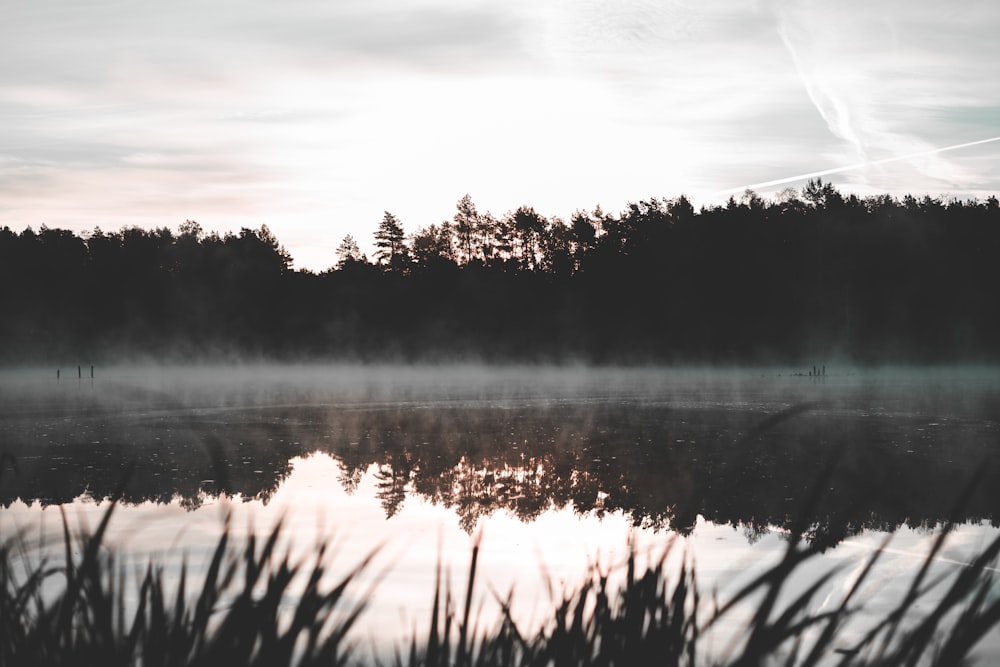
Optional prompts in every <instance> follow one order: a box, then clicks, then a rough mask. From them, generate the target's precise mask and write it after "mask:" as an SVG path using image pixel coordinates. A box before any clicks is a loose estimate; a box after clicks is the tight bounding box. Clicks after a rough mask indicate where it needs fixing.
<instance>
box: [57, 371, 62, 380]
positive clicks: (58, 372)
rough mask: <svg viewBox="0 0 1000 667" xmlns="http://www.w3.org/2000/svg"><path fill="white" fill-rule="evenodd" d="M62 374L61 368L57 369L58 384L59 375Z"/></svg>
mask: <svg viewBox="0 0 1000 667" xmlns="http://www.w3.org/2000/svg"><path fill="white" fill-rule="evenodd" d="M61 372H62V369H61V368H57V369H56V382H59V374H60V373H61Z"/></svg>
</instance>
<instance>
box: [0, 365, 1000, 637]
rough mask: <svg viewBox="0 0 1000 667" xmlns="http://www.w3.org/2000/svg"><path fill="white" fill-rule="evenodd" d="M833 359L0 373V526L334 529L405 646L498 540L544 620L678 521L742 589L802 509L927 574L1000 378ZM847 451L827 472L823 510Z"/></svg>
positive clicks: (836, 544) (992, 410)
mask: <svg viewBox="0 0 1000 667" xmlns="http://www.w3.org/2000/svg"><path fill="white" fill-rule="evenodd" d="M812 370H813V369H812V368H811V367H808V368H806V367H803V368H796V367H782V368H751V369H747V368H670V367H650V368H596V367H585V366H575V367H542V366H540V367H529V366H497V367H491V366H486V365H471V364H470V365H456V366H436V367H435V366H391V365H379V366H351V365H305V364H303V365H284V366H281V365H249V364H248V365H239V366H199V367H195V366H188V367H157V366H147V367H108V368H104V367H98V368H96V369H95V374H94V378H93V379H91V378H90V377H89V368H86V369H82V371H81V373H80V375H82V377H78V376H77V375H78V374H77V372H76V368H75V367H73V368H72V369H62V372H61V373H60V377H59V379H58V380H57V379H56V374H55V370H54V369H44V370H43V369H30V370H20V371H4V372H3V373H2V374H0V399H2V400H0V451H2V453H3V454H4V459H3V466H2V471H0V508H2V509H0V529H2V530H4V532H5V534H10V533H8V531H11V530H13V529H14V528H15V527H18V528H22V529H23V528H28V527H32V528H34V527H37V526H47V528H46V530H49V531H50V532H51V533H52V535H53V536H54V535H55V534H57V532H58V531H57V528H58V523H59V521H58V516H57V515H55V514H53V511H54V510H53V506H55V505H63V506H64V507H66V508H68V511H69V513H70V516H71V517H75V518H73V521H74V522H75V521H76V520H77V518H86V517H89V518H87V519H86V520H87V521H88V522H89V524H90V525H95V524H96V523H97V516H98V515H99V514H100V512H102V511H103V509H104V508H105V507H106V506H107V503H106V502H104V501H105V500H106V499H108V498H111V497H112V496H114V495H115V493H116V491H117V490H118V489H119V488H121V489H122V492H121V497H122V503H123V507H122V508H121V513H120V515H119V516H118V517H117V519H116V524H117V526H116V529H117V530H119V531H120V532H118V533H116V534H115V536H114V538H113V541H114V543H116V544H120V545H122V546H123V548H125V549H126V550H127V551H128V552H130V553H132V554H134V555H135V556H136V557H137V558H138V559H140V560H142V559H145V558H148V557H150V556H152V555H155V554H156V553H158V552H161V551H169V552H170V553H171V554H172V555H171V556H170V558H169V562H171V563H173V564H174V565H179V563H180V561H181V558H182V554H189V557H191V558H192V559H193V560H192V562H193V564H196V563H197V562H198V556H197V554H199V553H201V551H199V550H203V549H207V548H208V547H209V546H210V545H211V544H212V543H213V540H214V538H215V536H216V535H217V534H218V531H219V530H220V529H221V525H222V522H221V516H222V513H223V510H227V511H229V512H232V513H235V515H236V517H237V520H236V521H234V523H233V525H234V526H236V527H237V528H238V529H240V530H254V531H262V532H266V531H267V530H268V529H269V528H270V527H271V526H272V525H273V522H274V521H276V520H277V519H278V518H279V517H282V516H284V517H285V521H286V527H287V529H288V535H289V538H290V539H291V540H292V542H293V543H294V544H295V545H296V548H297V549H301V550H304V551H308V550H309V549H310V548H311V546H312V545H314V544H315V542H316V539H317V538H318V537H320V536H329V535H333V536H334V538H335V539H334V541H335V542H337V541H340V543H341V544H342V550H341V556H342V558H341V557H338V558H339V560H338V562H339V563H340V564H342V565H344V566H345V567H349V566H350V565H352V564H353V563H354V562H356V560H357V558H360V556H361V555H362V554H363V553H366V552H367V551H368V550H370V549H373V548H375V547H376V546H379V545H382V548H383V549H384V557H385V560H384V563H385V564H386V566H387V567H388V573H387V574H385V577H386V585H385V586H383V587H381V588H383V589H384V590H385V591H386V592H385V593H380V594H379V595H378V598H377V599H378V602H377V603H376V604H375V607H374V608H373V609H372V611H371V614H370V619H369V620H370V624H369V625H368V626H366V628H367V629H368V631H370V632H373V633H376V634H379V636H380V637H382V638H383V639H385V640H386V641H388V639H386V638H387V637H389V636H392V637H401V636H403V635H405V631H406V630H409V629H410V628H412V626H413V625H414V623H416V622H418V621H422V620H424V619H427V618H428V614H427V613H423V611H426V609H425V608H426V607H428V606H429V604H430V599H431V593H432V586H433V568H434V566H435V564H436V563H437V561H438V560H439V559H440V560H442V561H444V562H445V563H447V564H449V565H450V567H451V568H452V570H453V571H455V572H456V573H457V574H456V577H457V578H458V579H460V573H461V572H462V571H463V568H464V567H465V566H466V563H467V559H468V549H469V545H470V543H471V540H472V539H473V537H474V536H475V535H477V534H480V533H481V534H482V536H483V538H482V539H483V560H482V563H483V567H484V577H485V579H486V580H488V581H490V582H491V585H492V586H493V587H494V589H495V590H497V591H500V592H502V593H505V592H506V591H507V590H508V589H509V588H510V587H511V586H515V587H516V590H517V592H518V595H519V597H521V598H523V606H522V607H519V611H518V612H517V613H518V614H520V615H522V616H521V617H523V618H524V619H525V622H527V619H529V618H530V617H531V615H532V613H535V612H536V611H537V610H538V608H539V606H541V607H544V606H545V605H547V604H548V599H547V597H546V594H545V592H544V591H545V583H544V581H543V576H542V567H543V564H544V567H545V568H546V571H548V572H549V573H550V575H551V576H553V577H555V579H556V580H557V582H562V583H563V584H565V585H567V586H572V585H573V584H574V583H575V582H576V581H578V580H579V578H580V577H581V576H582V574H583V573H585V571H586V568H587V564H588V562H589V563H592V562H594V561H600V562H603V563H606V564H607V565H608V566H609V567H611V566H612V565H617V564H620V563H621V562H622V561H623V559H624V555H625V553H626V544H627V541H628V540H629V539H633V540H635V541H637V542H638V544H640V545H641V546H642V548H643V549H644V550H645V551H644V553H648V554H650V555H651V556H652V555H653V554H655V552H656V551H657V550H659V549H662V548H664V546H665V545H666V542H667V541H668V540H669V539H671V538H672V537H674V536H681V538H682V539H683V540H684V541H685V544H686V545H688V546H689V547H690V549H692V550H693V552H694V553H695V554H696V557H697V559H698V562H699V563H700V564H701V568H702V569H701V571H702V572H703V573H704V575H705V576H706V577H707V578H708V579H710V580H712V581H715V582H725V581H732V580H736V579H738V577H739V576H741V573H742V574H745V573H746V572H747V571H748V570H747V568H746V564H747V563H756V564H757V566H760V565H761V564H762V563H766V562H770V559H773V558H775V557H776V555H777V554H778V553H779V552H780V550H781V548H782V545H783V544H784V540H785V536H786V534H787V531H788V530H789V527H790V526H791V525H792V524H793V523H794V522H795V520H797V519H799V518H801V514H802V513H803V512H806V511H809V512H811V513H812V514H811V516H810V521H809V522H808V530H807V537H808V538H809V539H811V540H816V541H819V542H820V543H822V544H825V545H828V546H829V547H830V549H829V550H828V558H829V559H830V562H847V563H851V562H854V561H851V559H852V558H853V559H858V558H862V557H863V555H864V554H865V553H870V549H871V548H874V546H873V545H874V544H875V543H877V540H878V535H880V534H881V532H882V531H896V532H897V533H898V540H899V545H898V553H896V554H895V556H893V557H892V559H891V562H892V567H894V568H898V569H899V570H900V571H901V572H902V571H908V570H907V568H912V567H915V566H917V565H919V563H920V559H919V555H921V551H920V549H921V547H922V546H923V545H925V544H926V543H927V540H929V539H930V531H931V530H932V529H933V528H934V527H936V526H939V525H940V524H941V523H942V522H943V521H945V520H946V519H947V518H948V516H949V513H950V512H951V511H952V509H953V507H954V503H955V499H956V498H957V497H958V496H959V495H960V494H961V493H962V491H963V490H964V489H965V488H966V486H967V485H968V483H969V482H970V480H972V479H973V478H974V477H975V476H976V475H977V473H979V472H980V470H981V469H982V468H983V466H984V464H985V463H987V462H989V461H990V460H992V458H994V457H995V453H996V446H997V443H998V436H1000V423H998V415H1000V379H998V378H1000V374H998V373H996V369H994V368H987V367H935V368H916V367H914V368H838V367H834V366H828V367H827V368H826V369H825V371H826V374H825V375H823V374H822V371H823V368H822V366H819V367H818V368H817V371H818V372H817V375H816V376H810V373H811V372H812ZM828 466H832V472H831V476H830V478H829V489H828V490H826V491H825V492H824V493H823V494H822V495H821V497H820V500H819V501H818V504H817V505H815V506H810V505H809V503H808V499H809V498H810V497H811V495H812V493H811V492H812V491H813V490H814V487H815V484H816V481H817V480H818V479H819V478H820V477H821V475H822V474H823V472H824V470H825V469H826V468H827V467H828ZM126 471H130V472H126ZM984 474H985V477H984V479H982V480H981V482H980V484H981V486H980V488H979V489H978V490H977V491H976V492H974V493H973V494H972V496H971V498H970V501H969V502H968V504H967V506H966V507H965V508H964V510H963V514H962V515H961V520H962V521H963V522H965V523H967V525H966V526H964V527H963V528H962V530H961V532H960V533H959V536H958V537H957V538H956V539H955V541H954V543H953V544H954V546H953V549H952V550H951V551H950V552H948V553H947V554H946V556H947V557H946V558H945V560H943V561H942V564H941V566H942V567H946V566H947V567H955V565H954V563H957V562H961V561H962V559H963V558H965V554H968V553H970V552H971V551H972V550H974V547H975V546H976V545H977V544H980V543H981V541H982V540H983V539H985V537H986V536H987V535H988V534H990V531H993V530H994V529H993V528H991V527H990V525H993V526H995V525H996V524H997V522H998V520H1000V501H998V500H997V499H996V497H995V493H994V490H995V488H997V485H998V484H1000V479H996V473H993V472H991V471H990V470H989V469H986V472H985V473H984ZM123 481H124V482H125V484H124V487H121V485H122V483H123ZM251 526H252V527H251ZM51 544H53V545H54V546H56V547H58V546H59V544H58V541H57V540H55V539H53V540H52V541H51ZM56 552H58V549H56ZM949 562H951V563H952V564H951V565H948V563H949ZM390 563H391V566H390ZM734 563H741V564H743V565H741V566H740V567H734ZM458 579H456V586H455V589H456V590H458V589H460V588H461V586H460V585H459V583H458ZM833 585H834V584H833V583H831V586H833ZM487 597H488V596H487ZM404 610H405V612H404ZM403 616H406V617H407V619H408V620H406V621H405V622H404V621H403V619H402V617H403Z"/></svg>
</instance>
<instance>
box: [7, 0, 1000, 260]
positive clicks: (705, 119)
mask: <svg viewBox="0 0 1000 667" xmlns="http://www.w3.org/2000/svg"><path fill="white" fill-rule="evenodd" d="M998 81H1000V3H997V2H996V1H995V0H951V1H950V2H937V1H934V2H931V1H929V0H885V1H883V0H864V1H861V0H840V1H838V2H830V0H824V1H822V2H819V1H816V0H785V1H782V0H759V1H757V2H754V1H752V0H697V1H695V0H690V1H689V0H656V1H653V0H649V1H647V0H617V1H613V2H612V1H608V2H605V1H602V0H507V1H506V2H495V1H490V2H486V1H485V0H451V1H448V0H288V1H284V2H279V1H278V0H239V1H237V0H197V1H195V0H171V1H170V2H163V0H157V1H156V2H153V1H151V0H88V1H81V0H5V1H4V3H3V8H2V9H0V226H2V225H8V226H10V227H11V228H13V229H15V230H18V231H19V230H21V229H23V228H24V227H26V226H28V225H31V226H33V227H35V228H36V229H37V228H38V227H39V226H40V225H41V224H43V223H44V224H47V225H48V226H50V227H63V228H69V229H73V230H75V231H84V230H90V229H93V228H94V227H95V226H100V227H101V228H102V229H105V230H117V229H120V228H121V227H123V226H126V225H138V226H141V227H144V228H150V227H160V226H166V227H170V228H173V229H176V228H177V225H178V224H179V223H181V222H183V221H184V220H185V219H194V220H197V221H198V222H200V223H201V224H202V226H203V227H204V228H205V229H207V230H217V231H219V232H226V231H230V230H233V231H238V230H239V228H241V227H254V228H256V227H259V226H260V225H261V224H262V223H263V224H267V225H268V226H269V227H270V228H271V229H272V230H273V231H274V232H275V234H276V235H277V237H278V239H279V240H280V241H281V242H282V243H283V244H284V245H285V246H286V248H287V249H288V250H289V251H290V252H291V254H292V256H293V257H294V258H295V260H296V266H298V267H304V268H311V269H315V270H322V269H325V268H327V267H329V266H331V265H332V264H334V263H335V261H336V257H335V255H334V250H335V248H336V246H337V245H338V244H339V242H340V240H341V239H342V238H343V237H344V236H345V235H346V234H352V235H354V236H355V237H356V238H357V240H358V241H359V242H360V243H361V244H362V247H363V248H365V247H367V246H370V243H371V236H372V233H373V232H374V230H375V228H376V227H377V225H378V223H379V221H380V220H381V217H382V213H383V211H385V210H388V211H391V212H393V213H394V214H396V215H397V216H398V217H399V218H400V220H401V221H402V223H403V225H404V227H405V229H406V230H407V231H408V232H412V231H415V230H416V229H417V228H418V227H424V226H427V225H429V224H432V223H439V222H440V221H441V220H443V219H446V218H450V217H451V216H452V215H453V214H454V211H455V203H456V202H457V201H458V199H459V198H460V197H462V196H463V195H464V194H466V193H468V194H470V195H471V196H472V198H473V200H474V201H475V202H476V204H477V205H478V207H479V209H480V210H481V211H486V210H489V211H491V212H493V213H494V214H495V215H502V214H503V213H504V212H506V211H508V210H512V209H514V208H516V207H517V206H519V205H521V204H529V205H532V206H534V207H535V208H536V209H537V210H538V211H539V212H540V213H543V214H545V215H558V216H561V217H563V218H566V219H568V218H569V217H570V216H571V214H572V213H573V211H574V210H576V209H578V208H582V209H587V210H590V209H593V208H594V207H595V206H596V205H598V204H599V205H601V206H602V207H603V208H604V210H606V211H609V212H614V213H617V212H619V211H620V210H622V208H624V206H625V205H626V204H627V203H628V202H629V201H637V200H640V199H646V198H649V197H653V196H657V197H674V196H677V195H679V194H682V193H683V194H687V195H688V196H689V197H691V198H692V199H693V201H694V202H695V204H696V205H702V204H710V203H715V202H718V201H722V200H724V199H725V198H726V197H728V192H729V191H733V190H737V191H738V190H741V189H742V188H744V187H746V186H750V185H756V186H757V189H758V191H759V192H760V193H761V194H764V195H771V194H773V193H775V192H777V191H779V190H781V189H783V188H786V187H789V186H791V187H795V188H801V186H802V185H803V184H804V180H803V179H802V178H799V179H798V180H796V177H801V176H803V175H807V174H814V173H818V172H826V171H828V170H839V169H843V171H839V172H831V173H829V174H828V175H827V176H825V179H826V180H830V181H832V182H833V183H834V184H835V185H837V186H838V187H839V188H840V189H841V190H842V191H844V192H857V193H859V194H871V193H883V192H888V193H891V194H895V195H902V194H905V193H907V192H912V193H914V194H920V195H923V194H931V195H933V196H941V195H945V196H957V197H961V198H966V197H975V196H986V195H989V194H993V193H998V192H1000V141H986V140H990V139H996V138H1000V85H998V84H997V82H998ZM973 142H979V143H975V144H973V145H967V146H964V147H962V148H954V149H952V150H944V151H938V149H942V148H949V147H954V146H959V145H965V144H972V143H973ZM873 163H874V164H873ZM866 164H867V166H865V165H866ZM759 184H764V185H759Z"/></svg>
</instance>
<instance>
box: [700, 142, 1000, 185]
mask: <svg viewBox="0 0 1000 667" xmlns="http://www.w3.org/2000/svg"><path fill="white" fill-rule="evenodd" d="M993 141H1000V137H990V138H989V139H980V140H979V141H969V142H966V143H964V144H955V145H954V146H945V147H943V148H931V149H929V150H925V151H918V152H916V153H907V154H906V155H897V156H895V157H887V158H882V159H881V160H868V161H867V162H857V163H855V164H849V165H846V166H843V167H834V168H832V169H824V170H822V171H813V172H809V173H808V174H799V175H798V176H788V177H787V178H778V179H775V180H773V181H764V182H762V183H753V184H751V185H744V186H741V187H738V188H731V189H728V190H720V191H719V192H717V193H716V195H728V194H733V193H735V192H743V191H744V190H757V189H760V188H770V187H774V186H775V185H784V184H785V183H794V182H795V181H802V180H805V179H807V178H819V177H820V176H827V175H829V174H839V173H840V172H842V171H850V170H852V169H862V168H864V167H872V166H875V165H879V164H887V163H889V162H900V161H902V160H912V159H913V158H917V157H924V156H927V155H937V154H938V153H944V152H945V151H955V150H958V149H959V148H968V147H969V146H979V145H980V144H988V143H991V142H993Z"/></svg>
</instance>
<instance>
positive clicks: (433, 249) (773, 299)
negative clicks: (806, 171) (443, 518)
mask: <svg viewBox="0 0 1000 667" xmlns="http://www.w3.org/2000/svg"><path fill="white" fill-rule="evenodd" d="M373 241H374V243H373V247H374V249H375V251H374V255H373V257H372V258H371V259H369V258H368V257H367V256H366V255H365V254H364V253H362V251H361V249H360V246H359V244H358V243H357V241H356V240H355V239H354V238H353V237H351V236H348V237H346V238H345V239H344V240H343V242H342V243H341V244H340V246H339V248H338V249H337V253H336V257H335V258H331V262H333V261H334V260H335V264H334V265H332V266H331V268H330V269H328V270H326V271H323V272H318V273H317V272H311V271H303V270H293V269H292V268H291V266H292V258H291V257H290V256H289V254H288V253H287V252H286V251H285V250H284V248H283V247H282V246H281V244H280V243H279V241H278V240H277V238H276V237H275V236H274V234H273V233H271V231H270V230H269V229H268V228H267V227H266V226H262V227H261V228H260V229H257V230H254V229H246V228H245V229H242V230H241V231H240V232H239V233H230V234H225V235H219V234H218V233H214V232H213V233H206V232H205V231H204V230H203V229H202V228H201V226H200V225H199V224H198V223H196V222H193V221H187V222H185V223H183V224H182V225H180V227H179V230H178V231H177V232H173V231H171V230H170V229H167V228H160V229H154V230H143V229H140V228H136V227H132V228H125V229H122V230H120V231H118V232H105V231H102V230H100V229H95V230H94V231H93V232H91V233H89V234H83V235H77V234H75V233H73V232H70V231H67V230H62V229H51V228H47V227H44V226H43V227H42V228H41V229H40V230H39V231H37V232H36V231H34V230H33V229H31V228H30V227H29V228H27V229H25V230H24V231H22V232H20V233H17V232H14V231H12V230H11V229H9V228H3V229H0V285H2V287H0V308H2V312H3V313H4V314H5V316H4V317H3V318H2V320H0V359H2V360H3V361H4V362H6V363H18V362H26V361H45V362H52V363H72V364H75V363H81V362H82V363H91V362H93V361H98V362H112V361H123V360H127V359H130V358H132V357H136V356H149V357H153V358H160V359H168V360H172V359H177V360H181V359H209V358H214V359H220V358H221V359H225V358H228V357H234V358H235V357H239V358H245V357H247V356H251V357H258V358H269V359H289V358H330V359H345V358H352V359H362V360H365V359H372V360H375V359H377V360H382V361H385V360H402V361H414V360H441V359H460V360H463V359H480V360H487V361H510V360H515V361H590V362H615V363H620V362H624V363H630V362H633V363H641V362H648V361H658V362H770V361H780V362H792V361H795V362H799V361H804V362H808V363H818V362H825V361H826V360H853V361H859V362H867V363H879V362H905V361H913V362H946V361H995V360H997V359H1000V305H998V304H1000V299H997V291H998V286H1000V261H998V258H1000V205H998V201H997V199H996V197H990V198H988V199H986V200H965V201H963V200H948V201H946V200H942V199H938V198H932V197H923V198H917V197H913V196H906V197H903V198H901V199H899V198H895V197H892V196H889V195H881V196H871V197H863V198H862V197H858V196H856V195H843V194H842V193H840V192H839V191H838V190H837V189H836V188H835V187H833V186H832V185H831V184H830V183H824V182H822V181H821V180H815V181H810V182H809V183H808V184H807V185H806V186H805V187H804V188H802V189H801V190H799V191H796V190H790V189H789V190H786V191H784V192H783V193H781V194H780V195H778V196H776V197H775V198H773V199H765V198H762V197H760V196H759V195H757V194H756V193H754V192H752V191H747V192H745V193H744V194H743V195H742V196H740V197H738V198H737V197H732V198H730V199H729V201H728V202H726V203H725V204H723V205H716V206H706V207H701V208H700V209H695V207H694V206H693V205H692V204H691V202H690V201H689V200H688V199H687V198H686V197H684V196H680V197H676V198H673V199H665V198H651V199H649V200H643V201H639V202H636V203H631V204H629V205H628V206H627V207H626V209H625V210H623V211H621V212H620V213H618V214H609V213H606V212H604V211H602V210H601V209H600V208H597V209H595V210H593V211H584V210H578V211H576V212H575V213H573V215H572V216H571V217H570V219H569V220H568V221H566V220H563V219H562V218H559V217H555V216H545V215H542V214H541V213H539V212H537V211H536V210H535V209H534V208H533V207H530V206H521V207H519V208H517V209H516V210H514V211H510V212H507V213H506V214H504V215H502V216H495V215H493V214H491V213H489V212H481V211H479V210H478V209H477V207H476V205H475V203H474V202H473V200H472V198H471V197H470V196H468V195H466V196H465V197H463V198H462V199H460V200H459V201H458V202H457V204H456V209H455V213H454V215H453V216H452V218H450V219H448V220H445V221H442V222H441V223H438V224H431V225H429V226H426V227H421V228H418V229H416V230H415V231H413V232H412V233H407V232H406V231H405V228H404V224H403V222H402V221H401V220H400V219H399V218H398V217H397V216H395V215H394V214H392V213H390V212H386V213H385V214H384V216H383V218H382V220H381V221H380V222H378V224H377V227H376V229H375V231H374V234H373Z"/></svg>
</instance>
